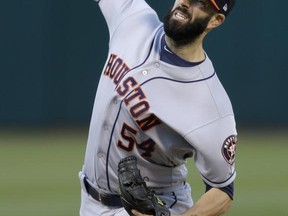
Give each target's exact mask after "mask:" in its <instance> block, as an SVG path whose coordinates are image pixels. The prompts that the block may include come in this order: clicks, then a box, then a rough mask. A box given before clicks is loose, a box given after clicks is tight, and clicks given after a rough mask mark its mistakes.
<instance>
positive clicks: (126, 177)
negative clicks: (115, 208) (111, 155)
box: [118, 156, 170, 216]
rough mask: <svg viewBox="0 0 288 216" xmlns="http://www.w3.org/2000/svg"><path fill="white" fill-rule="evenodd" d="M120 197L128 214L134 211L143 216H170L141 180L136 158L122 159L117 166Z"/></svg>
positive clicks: (161, 202) (163, 205) (162, 203)
mask: <svg viewBox="0 0 288 216" xmlns="http://www.w3.org/2000/svg"><path fill="white" fill-rule="evenodd" d="M118 179H119V187H120V196H121V201H122V204H123V207H124V208H125V210H126V211H127V212H128V213H129V215H133V214H132V213H131V210H132V209H135V210H137V211H139V212H141V213H144V214H150V215H154V216H170V211H169V210H168V209H167V208H166V206H165V203H164V202H163V201H161V200H160V199H159V198H158V197H157V196H156V195H155V193H154V192H153V191H151V190H150V189H149V188H148V187H147V186H146V183H145V181H144V180H143V179H142V177H141V174H140V170H139V169H138V168H137V158H136V157H134V156H129V157H126V158H123V159H122V160H121V161H120V162H119V165H118Z"/></svg>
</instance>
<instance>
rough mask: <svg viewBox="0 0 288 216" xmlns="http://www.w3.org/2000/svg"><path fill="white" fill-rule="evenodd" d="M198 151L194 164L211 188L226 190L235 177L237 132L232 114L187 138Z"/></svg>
mask: <svg viewBox="0 0 288 216" xmlns="http://www.w3.org/2000/svg"><path fill="white" fill-rule="evenodd" d="M185 138H186V140H187V141H188V142H189V143H190V144H191V145H192V146H193V148H194V149H195V158H194V160H195V164H196V167H197V169H198V171H199V172H200V174H201V176H202V179H203V180H204V181H205V182H206V183H207V184H209V185H211V186H212V187H217V188H219V187H225V186H227V185H229V184H231V183H232V182H233V181H234V179H235V177H236V170H235V156H236V143H237V132H236V126H235V120H234V116H233V115H229V116H226V117H223V118H220V119H217V120H215V121H213V122H211V123H209V124H206V125H204V126H202V127H201V128H198V129H196V130H194V131H192V132H190V133H188V134H187V135H186V137H185Z"/></svg>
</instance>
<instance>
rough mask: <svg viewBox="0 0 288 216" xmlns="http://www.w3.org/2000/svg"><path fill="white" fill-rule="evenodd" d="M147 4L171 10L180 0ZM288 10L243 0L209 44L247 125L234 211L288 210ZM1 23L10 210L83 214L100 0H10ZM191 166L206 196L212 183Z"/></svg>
mask: <svg viewBox="0 0 288 216" xmlns="http://www.w3.org/2000/svg"><path fill="white" fill-rule="evenodd" d="M147 2H148V3H150V4H151V6H153V8H155V9H156V10H157V11H158V13H159V16H160V17H163V15H164V14H165V13H166V11H167V10H168V8H169V5H172V4H173V2H174V1H173V0H165V1H160V0H157V1H156V0H147ZM164 2H165V4H164ZM287 7H288V2H286V1H284V0H281V1H278V2H276V3H274V2H271V1H268V0H253V1H249V0H238V1H237V5H236V8H235V9H234V10H233V11H232V13H231V15H230V16H229V17H228V18H227V20H226V22H225V24H224V25H223V26H221V27H220V28H219V29H216V30H215V31H213V32H211V33H210V35H208V38H207V41H206V42H205V44H204V47H205V50H206V51H207V53H208V55H209V57H210V58H211V59H212V60H213V62H214V66H215V69H216V71H217V73H218V76H219V78H220V79H221V81H222V83H223V85H224V86H225V88H226V91H227V92H228V94H229V96H230V98H231V101H232V103H233V106H234V111H235V115H236V120H237V125H238V132H239V137H238V138H239V142H238V147H237V173H238V177H237V180H236V188H235V190H236V191H235V202H234V204H233V206H232V208H231V211H230V212H229V213H228V214H227V215H230V216H232V215H233V216H250V215H251V216H252V215H253V216H258V215H259V216H260V215H261V216H266V215H267V216H271V215H273V214H274V215H277V216H288V210H287V206H288V199H287V196H286V195H287V192H288V189H287V188H288V187H287V186H286V183H287V182H288V171H287V170H288V169H287V168H286V165H287V164H288V163H287V162H288V160H287V157H286V155H287V154H288V135H287V134H288V133H287V132H288V130H287V128H288V127H287V126H288V112H287V110H288V97H287V92H288V91H287V80H288V71H287V68H288V61H287V60H286V58H287V51H288V45H287V42H286V40H287V36H288V24H287V22H286V20H287V18H286V10H287ZM0 27H1V32H0V74H1V79H0V166H1V172H0V216H2V215H3V216H18V215H19V216H20V215H21V216H26V215H27V216H28V215H29V216H36V215H37V216H39V215H41V216H54V215H55V216H68V215H69V216H71V215H78V209H79V204H80V186H79V182H78V176H77V174H78V171H79V170H80V169H81V166H82V163H83V158H84V152H85V145H86V139H87V135H88V127H89V120H90V115H91V111H92V105H93V101H94V95H95V92H96V88H97V82H98V79H99V76H100V73H101V70H102V67H103V65H104V62H105V59H106V55H107V48H108V32H107V27H106V26H105V21H104V18H103V17H102V15H101V13H100V11H99V8H98V6H97V4H96V3H95V2H94V1H93V0H83V1H80V0H9V1H4V0H2V1H0ZM188 166H189V170H190V175H189V182H191V183H192V185H193V194H194V198H195V200H197V199H198V198H199V196H200V195H201V194H202V193H203V191H204V188H203V183H202V181H201V179H200V177H199V175H198V173H197V172H196V170H195V167H194V165H193V161H191V160H190V161H188Z"/></svg>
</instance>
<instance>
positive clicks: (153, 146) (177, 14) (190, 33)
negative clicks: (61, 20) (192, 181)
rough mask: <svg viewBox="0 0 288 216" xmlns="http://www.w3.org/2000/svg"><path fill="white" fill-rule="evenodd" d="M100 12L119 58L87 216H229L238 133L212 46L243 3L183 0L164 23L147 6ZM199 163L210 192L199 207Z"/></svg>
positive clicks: (101, 109) (96, 144) (85, 189)
mask: <svg viewBox="0 0 288 216" xmlns="http://www.w3.org/2000/svg"><path fill="white" fill-rule="evenodd" d="M162 2H163V4H167V3H166V1H162ZM96 3H97V4H98V5H99V7H100V9H101V11H102V13H103V16H104V17H105V20H106V23H107V26H108V29H109V51H108V56H107V61H106V63H105V66H104V68H103V71H102V74H101V77H100V81H99V84H98V89H97V94H96V98H95V104H94V108H93V113H92V118H91V123H90V129H89V137H88V141H87V148H86V154H85V161H84V165H83V169H82V171H81V172H80V173H79V177H80V181H81V188H82V190H81V208H80V215H81V216H97V215H99V216H100V215H101V216H112V215H115V216H128V215H139V216H140V215H159V216H165V215H210V216H211V215H221V214H223V213H225V212H226V211H227V210H228V209H229V206H230V205H231V203H232V200H233V196H234V193H233V192H234V183H233V182H234V180H235V177H236V171H235V164H234V161H235V153H236V142H237V131H236V125H235V119H234V114H233V109H232V105H231V103H230V100H229V97H228V95H227V93H226V92H225V90H224V88H223V86H222V85H221V83H220V81H219V79H218V77H217V73H216V71H215V69H214V67H213V64H212V62H211V60H210V59H209V57H208V54H207V53H206V52H205V50H204V49H203V46H202V44H203V40H204V39H205V37H206V35H207V34H208V33H209V32H210V31H212V30H213V29H215V28H217V27H219V26H220V25H222V24H223V23H224V21H225V19H226V18H227V16H228V14H229V13H230V11H231V10H232V8H233V6H234V3H235V2H234V0H175V3H174V5H172V8H171V10H169V12H168V13H167V15H166V16H165V17H164V19H163V22H161V21H160V20H159V18H158V16H157V14H156V12H155V11H154V10H153V9H152V8H151V7H150V6H149V5H148V4H147V3H146V2H145V0H96ZM219 43H221V41H220V42H219ZM191 157H193V158H194V162H195V165H196V167H197V169H198V171H199V174H200V175H201V177H202V179H203V185H205V188H206V190H205V191H204V193H203V196H202V197H201V198H200V199H199V200H195V201H193V199H192V195H191V187H190V185H189V184H188V183H187V181H186V179H187V175H188V171H187V168H186V160H187V158H191ZM189 175H192V173H189ZM192 186H193V185H192Z"/></svg>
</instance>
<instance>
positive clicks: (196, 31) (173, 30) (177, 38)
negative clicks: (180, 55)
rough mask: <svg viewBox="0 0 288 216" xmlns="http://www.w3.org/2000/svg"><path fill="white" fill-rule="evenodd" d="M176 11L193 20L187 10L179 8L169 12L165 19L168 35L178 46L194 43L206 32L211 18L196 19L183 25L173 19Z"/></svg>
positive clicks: (165, 29)
mask: <svg viewBox="0 0 288 216" xmlns="http://www.w3.org/2000/svg"><path fill="white" fill-rule="evenodd" d="M175 10H179V11H181V12H182V13H184V14H186V15H187V17H188V19H191V15H190V13H189V11H188V10H187V9H186V8H181V7H177V8H176V9H174V10H173V11H169V12H168V13H167V14H166V16H165V17H164V31H165V33H166V35H167V36H168V37H169V38H171V39H172V40H173V41H174V42H175V44H176V45H178V46H183V45H187V44H190V43H191V42H194V41H195V40H196V39H197V38H198V37H199V36H200V35H201V34H202V33H203V32H204V31H205V29H206V27H207V25H208V23H209V21H210V19H211V16H207V17H204V18H196V19H195V20H194V21H193V22H189V23H186V24H181V23H179V21H178V20H174V19H172V16H173V15H174V13H175Z"/></svg>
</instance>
